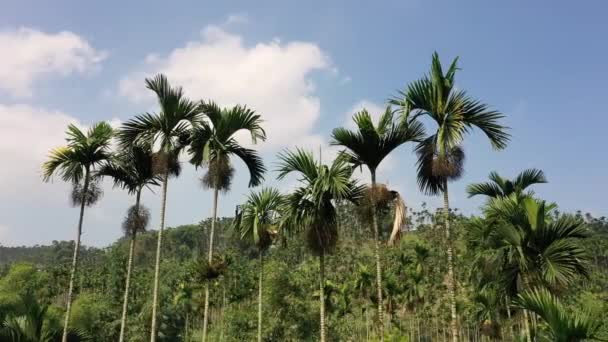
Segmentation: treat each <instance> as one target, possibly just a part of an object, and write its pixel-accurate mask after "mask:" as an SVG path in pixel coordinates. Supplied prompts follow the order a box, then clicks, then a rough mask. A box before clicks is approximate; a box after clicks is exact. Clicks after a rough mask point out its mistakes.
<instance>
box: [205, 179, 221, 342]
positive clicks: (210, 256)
mask: <svg viewBox="0 0 608 342" xmlns="http://www.w3.org/2000/svg"><path fill="white" fill-rule="evenodd" d="M218 195H219V191H218V189H217V186H216V187H215V188H214V189H213V220H212V221H211V232H210V233H209V259H208V260H209V264H211V262H212V260H213V235H214V233H215V221H216V220H217V197H218ZM208 324H209V282H206V283H205V309H204V312H203V342H205V341H207V325H208Z"/></svg>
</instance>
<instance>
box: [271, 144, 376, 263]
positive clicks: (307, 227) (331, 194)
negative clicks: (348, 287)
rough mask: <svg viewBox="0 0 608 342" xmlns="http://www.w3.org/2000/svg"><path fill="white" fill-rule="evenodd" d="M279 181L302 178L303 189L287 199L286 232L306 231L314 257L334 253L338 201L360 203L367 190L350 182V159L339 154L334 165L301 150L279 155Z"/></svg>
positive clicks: (283, 224)
mask: <svg viewBox="0 0 608 342" xmlns="http://www.w3.org/2000/svg"><path fill="white" fill-rule="evenodd" d="M278 158H279V161H280V162H279V168H278V172H279V176H278V178H279V179H283V178H285V177H286V176H287V175H288V174H291V173H296V174H298V176H299V182H300V186H299V187H298V188H297V189H296V190H295V191H294V192H293V193H292V194H290V195H289V196H287V199H286V202H285V207H284V209H283V213H284V214H283V219H282V221H281V225H282V228H283V229H286V230H287V231H302V230H303V231H306V232H307V239H308V245H309V247H310V248H311V249H312V250H313V252H315V253H323V252H327V251H329V250H331V249H332V248H333V247H334V246H335V244H336V242H337V234H338V231H337V225H336V208H335V206H334V203H335V201H338V200H348V201H354V202H355V201H357V200H358V199H359V198H360V197H361V196H362V194H363V191H364V187H363V186H360V185H358V184H357V182H356V181H355V180H353V179H352V178H351V176H352V173H353V168H352V167H351V165H350V163H349V157H348V156H347V155H345V154H339V155H338V157H336V159H335V160H334V161H333V163H332V164H331V165H323V164H321V163H320V162H317V161H315V159H314V157H313V155H312V153H310V152H307V151H304V150H302V149H296V150H295V151H285V152H283V153H281V154H279V157H278Z"/></svg>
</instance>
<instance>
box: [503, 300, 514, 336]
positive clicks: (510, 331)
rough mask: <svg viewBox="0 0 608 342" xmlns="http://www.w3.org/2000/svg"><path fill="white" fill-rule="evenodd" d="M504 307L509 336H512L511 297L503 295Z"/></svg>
mask: <svg viewBox="0 0 608 342" xmlns="http://www.w3.org/2000/svg"><path fill="white" fill-rule="evenodd" d="M505 307H506V308H507V318H508V320H509V337H513V335H514V334H513V322H512V321H511V298H509V295H506V296H505Z"/></svg>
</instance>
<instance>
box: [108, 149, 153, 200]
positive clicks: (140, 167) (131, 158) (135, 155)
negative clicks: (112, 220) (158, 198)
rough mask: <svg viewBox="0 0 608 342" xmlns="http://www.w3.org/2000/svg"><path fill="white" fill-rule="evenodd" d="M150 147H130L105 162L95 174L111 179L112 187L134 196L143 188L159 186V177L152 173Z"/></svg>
mask: <svg viewBox="0 0 608 342" xmlns="http://www.w3.org/2000/svg"><path fill="white" fill-rule="evenodd" d="M153 161H154V157H153V154H152V151H151V148H150V146H132V147H131V148H129V149H127V150H125V151H124V152H123V153H120V154H118V155H116V156H115V157H114V158H112V160H110V161H108V162H106V163H105V164H104V165H103V166H102V167H101V168H100V169H99V171H98V172H97V174H98V175H100V176H106V177H111V178H112V181H113V182H114V186H115V187H118V188H121V189H124V190H127V192H128V193H129V194H131V195H136V194H137V192H138V191H140V190H142V189H143V188H144V187H148V188H150V187H151V186H158V185H160V181H161V177H160V175H158V173H156V172H155V171H154V167H153V165H154V163H153Z"/></svg>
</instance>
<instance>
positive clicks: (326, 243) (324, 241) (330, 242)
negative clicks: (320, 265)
mask: <svg viewBox="0 0 608 342" xmlns="http://www.w3.org/2000/svg"><path fill="white" fill-rule="evenodd" d="M306 242H307V244H308V247H309V248H310V250H311V251H312V253H313V255H315V256H319V255H321V252H325V253H328V252H329V251H332V250H333V249H334V248H335V247H336V245H337V243H338V226H337V225H336V224H335V223H329V222H328V223H320V224H317V225H315V226H314V227H310V229H307V230H306Z"/></svg>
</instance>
